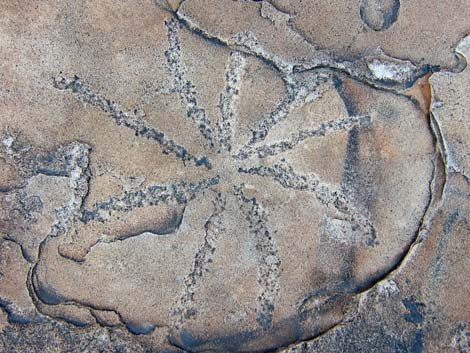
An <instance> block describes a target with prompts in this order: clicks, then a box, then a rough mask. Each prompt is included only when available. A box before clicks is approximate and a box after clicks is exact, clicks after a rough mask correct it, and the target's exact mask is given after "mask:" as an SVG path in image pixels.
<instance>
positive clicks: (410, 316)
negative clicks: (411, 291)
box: [402, 298, 425, 324]
mask: <svg viewBox="0 0 470 353" xmlns="http://www.w3.org/2000/svg"><path fill="white" fill-rule="evenodd" d="M402 303H403V305H404V306H405V308H406V309H407V310H408V313H406V314H405V315H403V318H404V319H405V321H407V322H411V323H413V324H421V323H422V322H423V321H424V316H423V314H422V313H421V312H422V310H423V308H424V306H425V305H424V303H419V302H416V301H414V300H413V299H412V298H405V299H403V300H402Z"/></svg>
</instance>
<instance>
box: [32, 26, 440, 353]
mask: <svg viewBox="0 0 470 353" xmlns="http://www.w3.org/2000/svg"><path fill="white" fill-rule="evenodd" d="M165 25H166V30H167V38H168V46H167V49H166V51H165V59H166V67H167V70H168V73H169V75H170V77H171V79H172V85H171V89H170V90H169V92H167V94H168V95H169V96H170V97H174V98H175V99H176V103H175V104H180V105H181V107H182V109H183V110H184V115H183V116H182V119H184V120H186V121H187V122H189V123H190V124H191V125H192V128H191V129H188V130H184V131H181V129H176V130H173V132H171V131H170V132H169V131H167V130H165V126H159V125H158V119H157V120H152V117H151V115H152V114H151V113H150V112H144V111H142V110H141V109H130V108H125V107H123V106H121V104H120V103H119V102H115V101H114V100H113V99H112V98H111V97H108V96H107V95H105V94H104V93H102V92H99V91H98V90H97V89H96V88H94V87H93V85H92V84H90V83H89V82H87V80H86V77H83V78H82V77H78V76H74V75H73V74H72V75H71V76H62V75H60V76H58V77H56V78H55V79H54V82H53V85H54V87H55V88H56V90H57V92H58V93H60V94H62V95H63V97H64V99H68V98H69V97H74V98H76V99H77V100H78V101H79V102H80V105H79V106H80V107H81V108H80V109H92V110H94V111H97V112H98V113H99V115H100V116H102V118H103V119H107V121H110V122H111V123H112V124H114V125H117V126H119V127H120V129H121V130H122V131H123V133H130V134H131V135H133V137H135V138H136V139H137V140H140V141H146V142H149V143H152V144H155V145H157V146H158V147H159V148H160V149H161V153H163V155H165V156H166V157H167V158H168V160H169V161H170V160H171V161H172V162H171V163H173V164H172V165H173V166H174V165H176V167H172V168H175V169H174V176H172V177H171V178H170V179H169V180H166V181H165V182H162V183H157V184H155V183H148V182H141V183H140V184H139V185H137V186H134V187H132V188H129V189H125V190H123V192H122V193H118V194H114V195H111V196H110V197H109V198H104V199H102V200H100V201H97V202H92V203H90V202H89V201H88V200H89V198H90V197H91V196H93V192H94V189H93V187H92V185H93V182H94V180H95V178H96V175H94V173H93V170H95V169H96V168H95V169H93V168H92V164H93V156H94V153H95V152H97V148H98V147H97V148H95V147H94V146H92V145H89V144H88V143H87V141H86V140H85V141H81V142H78V141H76V142H73V143H71V144H69V145H67V146H61V147H60V149H59V150H58V151H59V152H57V156H58V157H54V158H59V159H61V160H63V161H65V162H64V163H65V164H66V166H65V167H64V168H65V169H64V170H65V171H64V173H63V175H62V176H61V178H62V179H63V181H64V183H65V184H64V185H67V186H66V188H68V190H69V192H68V194H67V195H68V198H65V199H66V202H62V204H61V207H55V218H54V222H53V225H52V227H51V231H50V233H49V234H48V235H47V236H46V237H45V239H44V240H43V241H42V243H41V246H40V247H39V252H38V256H37V261H35V260H34V259H35V256H33V255H32V256H31V258H32V259H33V260H34V261H35V266H34V268H33V270H32V271H31V274H30V279H31V287H32V288H31V289H32V293H34V295H35V296H36V298H35V299H36V302H35V303H36V305H37V306H38V308H39V309H40V310H41V311H42V312H43V313H45V314H47V315H49V316H51V317H56V318H61V319H64V320H67V321H69V322H73V323H75V324H77V325H87V324H90V323H93V322H95V321H98V322H99V323H100V324H102V325H109V326H115V325H125V326H126V327H127V328H128V329H129V331H131V332H133V333H135V334H153V333H154V332H159V330H165V332H167V334H168V337H169V339H170V341H171V342H173V343H174V344H175V345H178V346H181V347H185V348H187V349H190V350H191V351H193V350H203V349H212V348H214V347H215V348H214V349H217V347H225V348H224V349H226V348H227V347H232V348H231V349H233V350H238V349H244V350H248V351H249V350H256V349H265V348H266V347H267V348H269V347H275V346H279V345H281V344H285V343H289V342H293V341H296V340H299V339H302V338H304V337H309V336H311V335H314V334H315V333H318V332H321V331H322V330H323V329H324V328H325V327H331V326H332V325H334V324H335V323H338V322H339V321H340V320H341V318H342V313H343V311H344V310H345V308H346V306H347V305H348V304H349V303H350V302H351V299H352V298H353V297H354V295H355V294H356V293H358V292H360V291H361V290H363V289H365V288H367V287H369V286H371V285H372V284H373V283H375V282H376V281H377V280H379V279H380V278H381V277H383V276H384V275H385V274H386V273H388V272H389V271H390V270H391V269H393V268H394V266H396V264H397V263H398V262H399V261H400V260H401V259H402V257H403V254H404V253H405V252H406V249H407V248H408V247H409V245H410V243H411V242H412V241H413V239H414V236H415V232H416V229H417V228H418V227H419V222H420V220H421V218H422V216H423V214H424V212H425V209H426V207H427V205H428V202H429V197H430V196H429V183H430V181H431V176H432V170H433V165H432V162H431V160H432V153H433V146H432V139H431V136H430V134H429V132H428V129H427V122H426V121H425V118H424V116H423V114H422V113H420V112H419V111H418V110H417V109H416V108H415V107H414V105H413V104H412V103H411V102H410V101H409V100H407V99H406V98H403V97H399V98H398V97H395V96H394V104H393V105H392V104H390V93H387V92H386V91H378V90H375V89H373V88H371V87H370V86H368V85H364V84H362V83H360V82H358V81H356V80H354V79H352V78H351V77H349V76H346V75H344V74H342V73H340V72H338V71H336V70H329V69H318V70H313V71H312V70H311V71H309V70H307V71H306V72H301V73H290V74H282V75H281V78H280V82H283V84H284V92H283V94H282V95H281V97H280V99H279V100H278V101H277V102H276V103H275V104H273V105H272V107H271V108H270V109H268V110H267V111H266V112H265V113H264V114H263V115H261V116H260V117H257V118H255V117H253V116H249V117H248V118H246V117H245V118H242V116H243V114H242V113H241V108H240V106H241V104H243V99H251V97H248V98H246V96H245V95H244V93H243V92H244V89H249V85H250V84H253V82H255V83H256V80H258V78H257V77H256V75H257V74H258V71H260V70H261V69H260V68H259V67H261V66H260V65H266V64H265V63H263V62H261V61H260V60H258V59H257V58H255V57H253V56H249V55H248V54H245V53H242V52H239V51H236V50H232V51H228V50H227V51H226V54H227V55H226V58H227V63H226V65H225V74H224V77H223V78H222V81H223V88H222V89H221V90H218V91H217V92H215V91H213V90H212V91H211V89H212V88H209V91H211V94H212V95H217V96H218V97H219V103H218V107H217V109H218V114H217V116H212V115H211V116H209V113H208V111H207V110H206V109H204V108H203V104H202V103H201V101H202V100H201V98H200V95H199V92H198V91H197V89H196V84H195V83H194V82H192V81H191V79H190V72H189V71H190V70H189V67H187V66H186V65H185V62H184V51H183V42H182V40H181V38H180V35H181V34H182V33H185V32H184V30H183V29H182V28H180V26H179V24H178V22H177V21H176V20H168V21H167V22H166V23H165ZM185 35H187V34H185ZM185 38H186V37H185ZM189 38H190V37H189ZM207 45H213V44H211V43H208V44H207ZM216 49H217V48H216ZM216 49H214V48H213V50H216ZM219 49H220V48H219ZM188 50H189V49H188ZM220 50H222V49H220ZM224 50H225V49H224ZM253 67H257V68H256V70H255V69H253ZM281 80H282V81H281ZM244 97H245V98H244ZM364 97H367V99H364ZM260 100H262V98H260ZM261 103H262V102H260V104H261ZM158 114H159V110H158V111H156V112H154V113H153V115H157V116H158ZM211 114H212V113H211ZM248 115H249V114H248ZM250 119H251V120H250ZM175 131H176V132H175ZM173 135H175V136H176V137H175V138H173V137H172V136H173ZM191 139H193V140H191ZM185 141H190V142H185ZM195 141H196V142H195ZM148 168H152V170H153V169H154V170H155V174H157V175H158V173H159V171H161V170H162V169H164V168H165V164H162V165H150V164H149V165H148ZM56 174H57V173H56ZM44 178H45V181H43V183H46V184H47V183H49V182H50V183H52V180H55V179H54V178H58V176H56V175H55V174H54V173H53V172H50V173H48V174H47V176H45V177H44ZM47 178H49V179H47ZM62 179H61V180H62ZM51 185H52V184H51ZM90 195H91V196H90ZM33 260H32V261H33ZM309 313H310V314H311V315H310V314H309ZM312 313H315V315H313V314H312ZM307 314H308V315H307ZM268 338H269V340H268ZM266 340H268V341H266ZM253 342H256V343H253Z"/></svg>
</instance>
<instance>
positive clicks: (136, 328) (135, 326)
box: [125, 322, 156, 335]
mask: <svg viewBox="0 0 470 353" xmlns="http://www.w3.org/2000/svg"><path fill="white" fill-rule="evenodd" d="M125 324H126V327H127V329H128V330H129V331H130V332H132V333H133V334H134V335H146V334H148V333H150V332H152V331H153V330H155V328H156V326H155V325H152V324H148V323H135V322H126V323H125Z"/></svg>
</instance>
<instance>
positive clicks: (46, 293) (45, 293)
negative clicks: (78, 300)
mask: <svg viewBox="0 0 470 353" xmlns="http://www.w3.org/2000/svg"><path fill="white" fill-rule="evenodd" d="M32 284H33V287H34V290H35V292H36V295H37V296H38V298H39V299H40V300H41V301H42V302H44V303H46V304H49V305H57V304H60V303H63V302H64V301H65V298H63V297H62V296H60V295H59V294H57V293H56V291H55V289H54V288H52V287H50V286H47V285H44V283H42V282H41V281H40V280H39V278H38V276H37V273H34V274H33V276H32Z"/></svg>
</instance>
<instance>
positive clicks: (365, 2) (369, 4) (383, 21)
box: [359, 0, 400, 32]
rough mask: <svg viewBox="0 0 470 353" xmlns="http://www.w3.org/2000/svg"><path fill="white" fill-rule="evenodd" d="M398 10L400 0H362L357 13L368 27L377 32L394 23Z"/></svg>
mask: <svg viewBox="0 0 470 353" xmlns="http://www.w3.org/2000/svg"><path fill="white" fill-rule="evenodd" d="M399 10H400V0H362V1H361V5H360V8H359V14H360V16H361V19H362V21H363V22H364V23H365V24H366V25H367V26H368V27H369V28H371V29H372V30H374V31H376V32H379V31H384V30H386V29H388V28H390V27H391V26H392V24H393V23H395V21H396V20H397V18H398V12H399Z"/></svg>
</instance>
